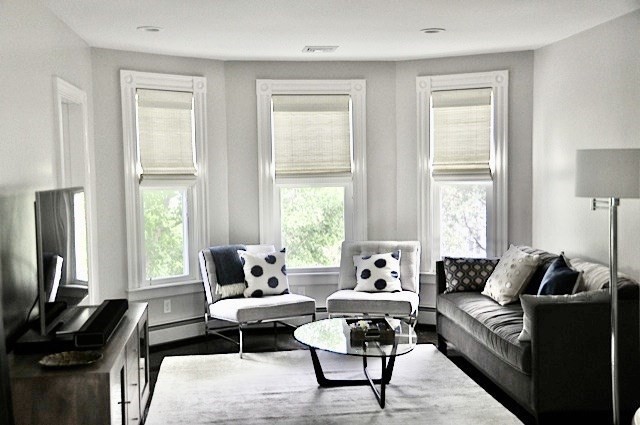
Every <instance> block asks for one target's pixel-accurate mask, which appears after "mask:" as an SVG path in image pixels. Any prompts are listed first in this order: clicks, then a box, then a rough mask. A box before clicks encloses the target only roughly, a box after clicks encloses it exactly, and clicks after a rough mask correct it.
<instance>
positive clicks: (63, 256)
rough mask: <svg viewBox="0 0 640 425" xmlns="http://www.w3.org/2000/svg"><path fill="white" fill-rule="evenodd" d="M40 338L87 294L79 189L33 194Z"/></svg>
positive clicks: (81, 191) (82, 205)
mask: <svg viewBox="0 0 640 425" xmlns="http://www.w3.org/2000/svg"><path fill="white" fill-rule="evenodd" d="M35 218H36V247H37V261H38V310H39V324H40V326H39V327H40V334H41V335H43V336H44V335H49V334H50V333H51V331H52V330H53V329H54V328H57V327H59V326H60V324H61V322H60V319H59V318H60V317H61V316H62V315H63V313H65V312H68V311H69V310H70V308H72V307H75V306H77V305H78V304H80V303H81V302H83V301H84V300H85V299H87V297H88V294H89V264H88V247H87V220H86V209H85V193H84V189H83V188H82V187H71V188H63V189H55V190H47V191H41V192H36V201H35Z"/></svg>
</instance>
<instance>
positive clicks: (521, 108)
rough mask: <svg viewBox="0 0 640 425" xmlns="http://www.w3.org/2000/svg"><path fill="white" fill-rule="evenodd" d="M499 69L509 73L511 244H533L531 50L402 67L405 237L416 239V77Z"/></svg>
mask: <svg viewBox="0 0 640 425" xmlns="http://www.w3.org/2000/svg"><path fill="white" fill-rule="evenodd" d="M500 69H506V70H508V71H509V139H508V149H509V171H508V172H509V177H508V197H509V242H510V243H514V244H530V243H531V127H532V117H531V116H532V110H533V99H532V97H533V52H531V51H527V52H515V53H503V54H492V55H477V56H464V57H456V58H443V59H430V60H420V61H408V62H398V63H397V73H396V105H397V109H396V127H397V142H396V143H397V149H398V157H397V161H398V163H397V173H398V177H397V181H398V182H399V184H398V187H397V191H398V206H397V208H398V237H399V238H400V239H409V238H415V235H416V234H417V228H416V226H417V223H418V216H417V202H418V201H417V199H416V198H415V197H416V196H417V194H418V189H417V184H418V180H417V179H418V174H417V167H418V163H417V160H416V158H417V154H418V151H417V149H418V145H417V141H416V137H417V136H416V134H417V123H416V120H417V114H416V88H415V86H416V77H417V76H427V75H443V74H460V73H468V72H481V71H495V70H500Z"/></svg>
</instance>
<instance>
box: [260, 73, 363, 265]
mask: <svg viewBox="0 0 640 425" xmlns="http://www.w3.org/2000/svg"><path fill="white" fill-rule="evenodd" d="M256 92H257V97H258V120H259V123H258V129H259V130H258V139H259V155H260V188H261V191H260V196H261V198H260V239H261V242H262V243H269V244H274V245H276V246H283V247H286V248H287V264H288V267H289V269H294V271H295V270H298V271H313V270H327V269H328V268H334V267H335V268H337V267H338V265H339V263H340V246H341V244H342V241H343V240H345V239H365V238H366V187H365V184H366V183H365V178H364V159H365V152H364V137H365V135H364V124H365V123H364V112H365V111H364V107H365V82H364V81H363V80H339V81H333V80H332V81H299V80H293V81H291V80H287V81H281V80H257V82H256Z"/></svg>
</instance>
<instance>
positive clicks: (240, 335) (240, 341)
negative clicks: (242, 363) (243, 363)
mask: <svg viewBox="0 0 640 425" xmlns="http://www.w3.org/2000/svg"><path fill="white" fill-rule="evenodd" d="M238 335H239V345H240V358H242V349H243V345H244V344H243V340H242V323H239V324H238Z"/></svg>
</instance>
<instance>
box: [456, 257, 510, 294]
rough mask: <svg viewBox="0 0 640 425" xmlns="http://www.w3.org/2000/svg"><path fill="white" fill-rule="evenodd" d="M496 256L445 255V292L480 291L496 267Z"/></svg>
mask: <svg viewBox="0 0 640 425" xmlns="http://www.w3.org/2000/svg"><path fill="white" fill-rule="evenodd" d="M498 261H499V259H497V258H495V259H493V258H452V257H444V259H443V263H444V275H445V281H446V289H445V290H444V292H445V293H449V292H480V291H482V290H483V289H484V285H486V283H487V280H488V279H489V276H491V273H493V270H494V269H495V268H496V264H498Z"/></svg>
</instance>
